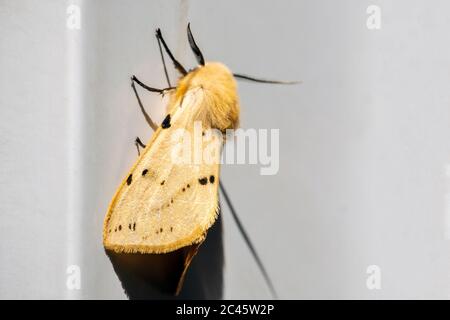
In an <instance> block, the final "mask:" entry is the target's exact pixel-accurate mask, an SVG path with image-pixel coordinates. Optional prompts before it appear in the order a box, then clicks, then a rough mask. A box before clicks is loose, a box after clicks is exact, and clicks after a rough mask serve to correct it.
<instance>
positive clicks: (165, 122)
mask: <svg viewBox="0 0 450 320" xmlns="http://www.w3.org/2000/svg"><path fill="white" fill-rule="evenodd" d="M161 128H163V129H167V128H170V114H168V115H167V116H166V117H165V118H164V120H163V122H162V123H161Z"/></svg>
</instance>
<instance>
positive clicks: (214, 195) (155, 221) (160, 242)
mask: <svg viewBox="0 0 450 320" xmlns="http://www.w3.org/2000/svg"><path fill="white" fill-rule="evenodd" d="M206 102H207V101H206V99H204V92H203V89H201V88H193V89H190V90H189V91H188V92H187V93H186V94H185V95H184V96H183V97H182V99H180V100H179V101H178V102H176V103H175V105H174V106H173V107H172V108H169V110H170V114H168V115H167V116H166V118H165V120H164V121H163V123H162V125H161V127H160V128H159V129H158V130H157V131H156V132H155V133H154V135H153V137H152V139H151V141H150V143H149V144H148V145H147V147H146V148H145V149H144V151H143V152H142V154H141V156H140V157H139V158H138V159H137V161H136V163H135V164H134V165H133V167H132V169H131V171H130V172H129V174H128V175H127V177H126V179H124V181H123V182H122V184H121V186H120V187H119V189H118V191H117V192H116V195H115V196H114V198H113V200H112V202H111V204H110V206H109V209H108V212H107V215H106V218H105V222H104V229H103V243H104V246H105V248H107V249H111V250H114V251H116V252H141V253H164V252H169V251H174V250H176V249H178V248H181V247H184V246H187V245H190V244H193V243H199V242H201V241H202V240H203V239H204V236H205V233H206V231H207V230H208V228H209V227H210V226H211V225H212V224H213V223H214V221H215V219H216V217H217V212H218V185H219V171H220V152H221V148H222V143H223V141H222V138H221V136H218V135H214V134H213V133H211V131H210V130H207V129H209V123H208V122H207V120H206V119H201V115H202V114H204V112H202V110H203V108H204V103H206ZM196 120H200V121H202V123H201V124H202V128H203V130H202V129H200V131H199V128H198V122H195V121H196ZM205 131H206V134H205ZM202 140H205V141H204V142H202V143H200V141H202ZM199 144H200V146H199ZM189 151H190V152H189ZM199 153H200V154H201V159H200V161H198V158H197V159H196V155H198V154H199ZM205 155H207V157H205Z"/></svg>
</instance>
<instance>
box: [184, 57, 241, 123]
mask: <svg viewBox="0 0 450 320" xmlns="http://www.w3.org/2000/svg"><path fill="white" fill-rule="evenodd" d="M188 90H201V96H202V108H201V110H202V112H201V114H198V117H199V118H200V120H202V121H206V122H207V125H208V126H210V127H211V128H215V129H219V130H220V131H222V132H225V130H226V129H234V128H236V127H237V126H238V125H239V112H240V108H239V98H238V93H237V83H236V81H235V79H234V77H233V74H232V73H231V71H230V70H229V69H228V68H227V67H226V66H225V65H223V64H222V63H219V62H206V63H205V65H200V66H198V67H197V68H195V69H193V70H191V71H190V72H189V73H188V74H187V75H186V76H184V77H183V78H181V79H180V81H179V83H178V85H177V96H178V98H180V99H181V98H182V96H184V94H186V92H187V91H188Z"/></svg>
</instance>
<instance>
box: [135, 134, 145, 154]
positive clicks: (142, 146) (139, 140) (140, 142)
mask: <svg viewBox="0 0 450 320" xmlns="http://www.w3.org/2000/svg"><path fill="white" fill-rule="evenodd" d="M134 145H135V146H136V149H137V152H138V156H140V155H141V152H140V149H139V147H141V148H142V149H145V147H146V145H145V144H143V143H142V141H141V139H139V137H136V139H135V140H134Z"/></svg>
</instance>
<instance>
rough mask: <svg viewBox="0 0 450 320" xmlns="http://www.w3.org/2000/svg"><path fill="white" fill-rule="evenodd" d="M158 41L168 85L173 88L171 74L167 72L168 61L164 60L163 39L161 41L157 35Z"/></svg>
mask: <svg viewBox="0 0 450 320" xmlns="http://www.w3.org/2000/svg"><path fill="white" fill-rule="evenodd" d="M156 39H157V40H158V47H159V53H160V54H161V60H162V63H163V67H164V74H165V75H166V80H167V85H168V86H169V87H171V86H172V84H171V83H170V78H169V73H168V72H167V67H166V61H165V59H164V54H163V51H162V47H161V39H159V37H158V36H157V35H156Z"/></svg>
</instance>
